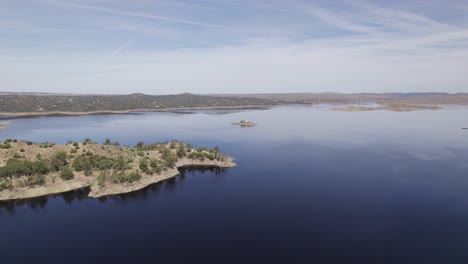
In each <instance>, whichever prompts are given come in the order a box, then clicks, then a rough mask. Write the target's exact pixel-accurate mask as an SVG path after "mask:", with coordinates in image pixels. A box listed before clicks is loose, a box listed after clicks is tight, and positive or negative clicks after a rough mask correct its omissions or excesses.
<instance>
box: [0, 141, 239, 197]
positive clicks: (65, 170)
mask: <svg viewBox="0 0 468 264" xmlns="http://www.w3.org/2000/svg"><path fill="white" fill-rule="evenodd" d="M235 165H236V164H235V163H234V162H233V159H232V158H231V157H229V156H227V155H226V153H224V152H221V151H220V150H219V148H218V147H217V146H216V147H214V148H213V149H208V148H206V147H194V146H192V145H191V144H189V143H187V144H184V143H182V142H179V141H170V142H156V143H151V144H144V143H143V142H139V143H138V144H137V145H136V146H120V144H119V143H118V142H111V141H110V140H109V139H106V141H105V142H104V143H102V144H99V143H96V142H93V141H92V140H91V139H85V140H84V141H82V142H72V141H69V142H68V143H67V144H55V143H49V142H44V143H33V142H29V141H20V140H16V139H7V140H4V141H2V142H0V201H5V200H15V199H26V198H33V197H39V196H44V195H48V194H57V193H63V192H67V191H71V190H75V189H80V188H84V187H89V188H90V189H91V192H90V193H89V196H90V197H101V196H106V195H113V194H121V193H128V192H132V191H136V190H139V189H142V188H145V187H146V186H148V185H150V184H153V183H156V182H159V181H163V180H166V179H168V178H171V177H174V176H176V175H178V174H179V172H178V170H177V168H180V167H187V166H214V167H234V166H235Z"/></svg>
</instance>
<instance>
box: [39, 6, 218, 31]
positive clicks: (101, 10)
mask: <svg viewBox="0 0 468 264" xmlns="http://www.w3.org/2000/svg"><path fill="white" fill-rule="evenodd" d="M37 1H38V2H40V3H45V4H50V5H56V6H64V7H72V8H80V9H87V10H93V11H98V12H103V13H109V14H115V15H122V16H131V17H140V18H148V19H153V20H160V21H165V22H172V23H180V24H188V25H195V26H203V27H212V28H221V27H222V26H219V25H214V24H209V23H203V22H198V21H190V20H183V19H176V18H170V17H162V16H155V15H149V14H144V13H136V12H127V11H120V10H115V9H111V8H104V7H98V6H91V5H80V4H71V3H63V2H57V1H48V0H37Z"/></svg>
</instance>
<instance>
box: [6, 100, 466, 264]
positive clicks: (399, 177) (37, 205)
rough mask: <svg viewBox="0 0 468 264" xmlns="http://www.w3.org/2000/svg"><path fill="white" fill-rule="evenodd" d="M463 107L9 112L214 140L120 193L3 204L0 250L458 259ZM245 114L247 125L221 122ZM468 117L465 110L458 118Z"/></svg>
mask: <svg viewBox="0 0 468 264" xmlns="http://www.w3.org/2000/svg"><path fill="white" fill-rule="evenodd" d="M467 114H468V110H467V109H465V108H462V107H459V108H446V109H443V110H440V111H420V112H407V113H406V112H405V113H396V112H388V111H382V112H362V113H361V112H358V113H349V112H336V111H330V110H329V109H328V107H326V106H315V107H299V106H297V107H278V108H273V109H271V110H262V111H254V110H245V111H233V112H231V111H219V110H216V111H190V113H185V112H184V113H140V114H136V115H102V116H101V115H97V116H81V117H45V118H26V119H14V120H11V123H10V124H8V128H7V129H6V130H3V131H0V139H5V138H18V139H25V140H34V141H38V142H42V141H53V142H57V143H63V142H66V141H67V140H82V139H84V138H86V137H89V138H92V139H93V140H95V141H99V142H101V141H103V140H104V139H105V138H107V137H109V138H111V139H112V140H113V141H115V140H117V141H119V142H120V143H121V144H135V143H136V142H138V141H140V140H143V141H145V142H151V141H161V140H172V139H179V140H182V141H186V142H191V143H193V144H195V145H199V146H201V145H208V146H214V145H218V146H219V147H220V148H221V149H222V150H225V151H226V152H227V153H228V154H229V155H230V156H232V157H234V158H235V162H236V163H237V164H238V166H237V167H234V168H229V169H215V168H193V169H183V170H181V174H180V175H179V176H177V177H175V178H173V179H170V180H167V181H165V182H163V183H159V184H155V185H152V186H150V187H148V188H146V189H144V190H141V191H137V192H134V193H130V194H126V195H116V196H109V197H105V198H102V199H92V198H87V196H86V194H87V190H86V189H84V190H77V191H74V192H69V193H66V194H61V195H54V196H48V197H42V198H38V199H30V200H25V201H17V202H9V203H2V204H0V234H1V235H0V251H1V253H2V254H1V255H2V257H1V262H2V263H24V262H33V261H34V262H39V263H63V262H68V263H97V262H100V263H109V262H114V263H121V262H130V263H468V250H466V249H467V248H468V132H466V131H464V130H461V129H460V128H461V127H464V126H467V122H468V121H467V120H466V116H468V115H467ZM241 119H249V120H252V121H254V122H257V123H258V126H256V127H252V128H241V127H237V126H233V125H230V124H229V123H230V122H234V121H238V120H241ZM463 122H465V123H463Z"/></svg>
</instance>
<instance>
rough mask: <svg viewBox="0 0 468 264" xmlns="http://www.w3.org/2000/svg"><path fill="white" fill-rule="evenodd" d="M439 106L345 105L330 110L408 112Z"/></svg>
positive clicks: (437, 107) (432, 108)
mask: <svg viewBox="0 0 468 264" xmlns="http://www.w3.org/2000/svg"><path fill="white" fill-rule="evenodd" d="M439 109H441V107H439V106H427V105H384V106H379V107H369V106H347V107H335V108H332V110H335V111H347V112H365V111H378V110H387V111H396V112H409V111H418V110H439Z"/></svg>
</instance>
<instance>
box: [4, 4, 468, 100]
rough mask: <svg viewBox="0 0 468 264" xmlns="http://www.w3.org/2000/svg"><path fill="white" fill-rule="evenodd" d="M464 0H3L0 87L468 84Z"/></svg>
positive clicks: (340, 89)
mask: <svg viewBox="0 0 468 264" xmlns="http://www.w3.org/2000/svg"><path fill="white" fill-rule="evenodd" d="M467 12H468V2H466V1H460V0H450V1H436V0H428V1H421V0H411V1H381V0H377V1H365V0H358V1H300V0H297V1H278V0H271V1H260V0H259V1H235V2H232V1H225V0H223V1H212V0H205V1H167V0H161V1H131V2H129V1H123V0H115V1H108V0H77V1H69V0H59V1H53V0H26V1H13V0H5V1H2V3H0V14H1V15H0V36H1V39H2V42H1V43H2V44H0V58H1V60H0V67H1V69H2V70H1V73H2V78H1V81H0V87H1V88H0V90H1V91H5V92H28V93H35V92H43V93H80V94H130V93H144V94H153V95H160V94H179V93H183V92H188V93H194V94H260V93H262V94H264V93H267V94H269V93H321V92H334V93H394V92H403V93H415V92H442V93H462V92H467V91H468V89H467V87H466V84H467V83H468V75H467V74H465V71H466V69H468V16H466V14H467Z"/></svg>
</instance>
